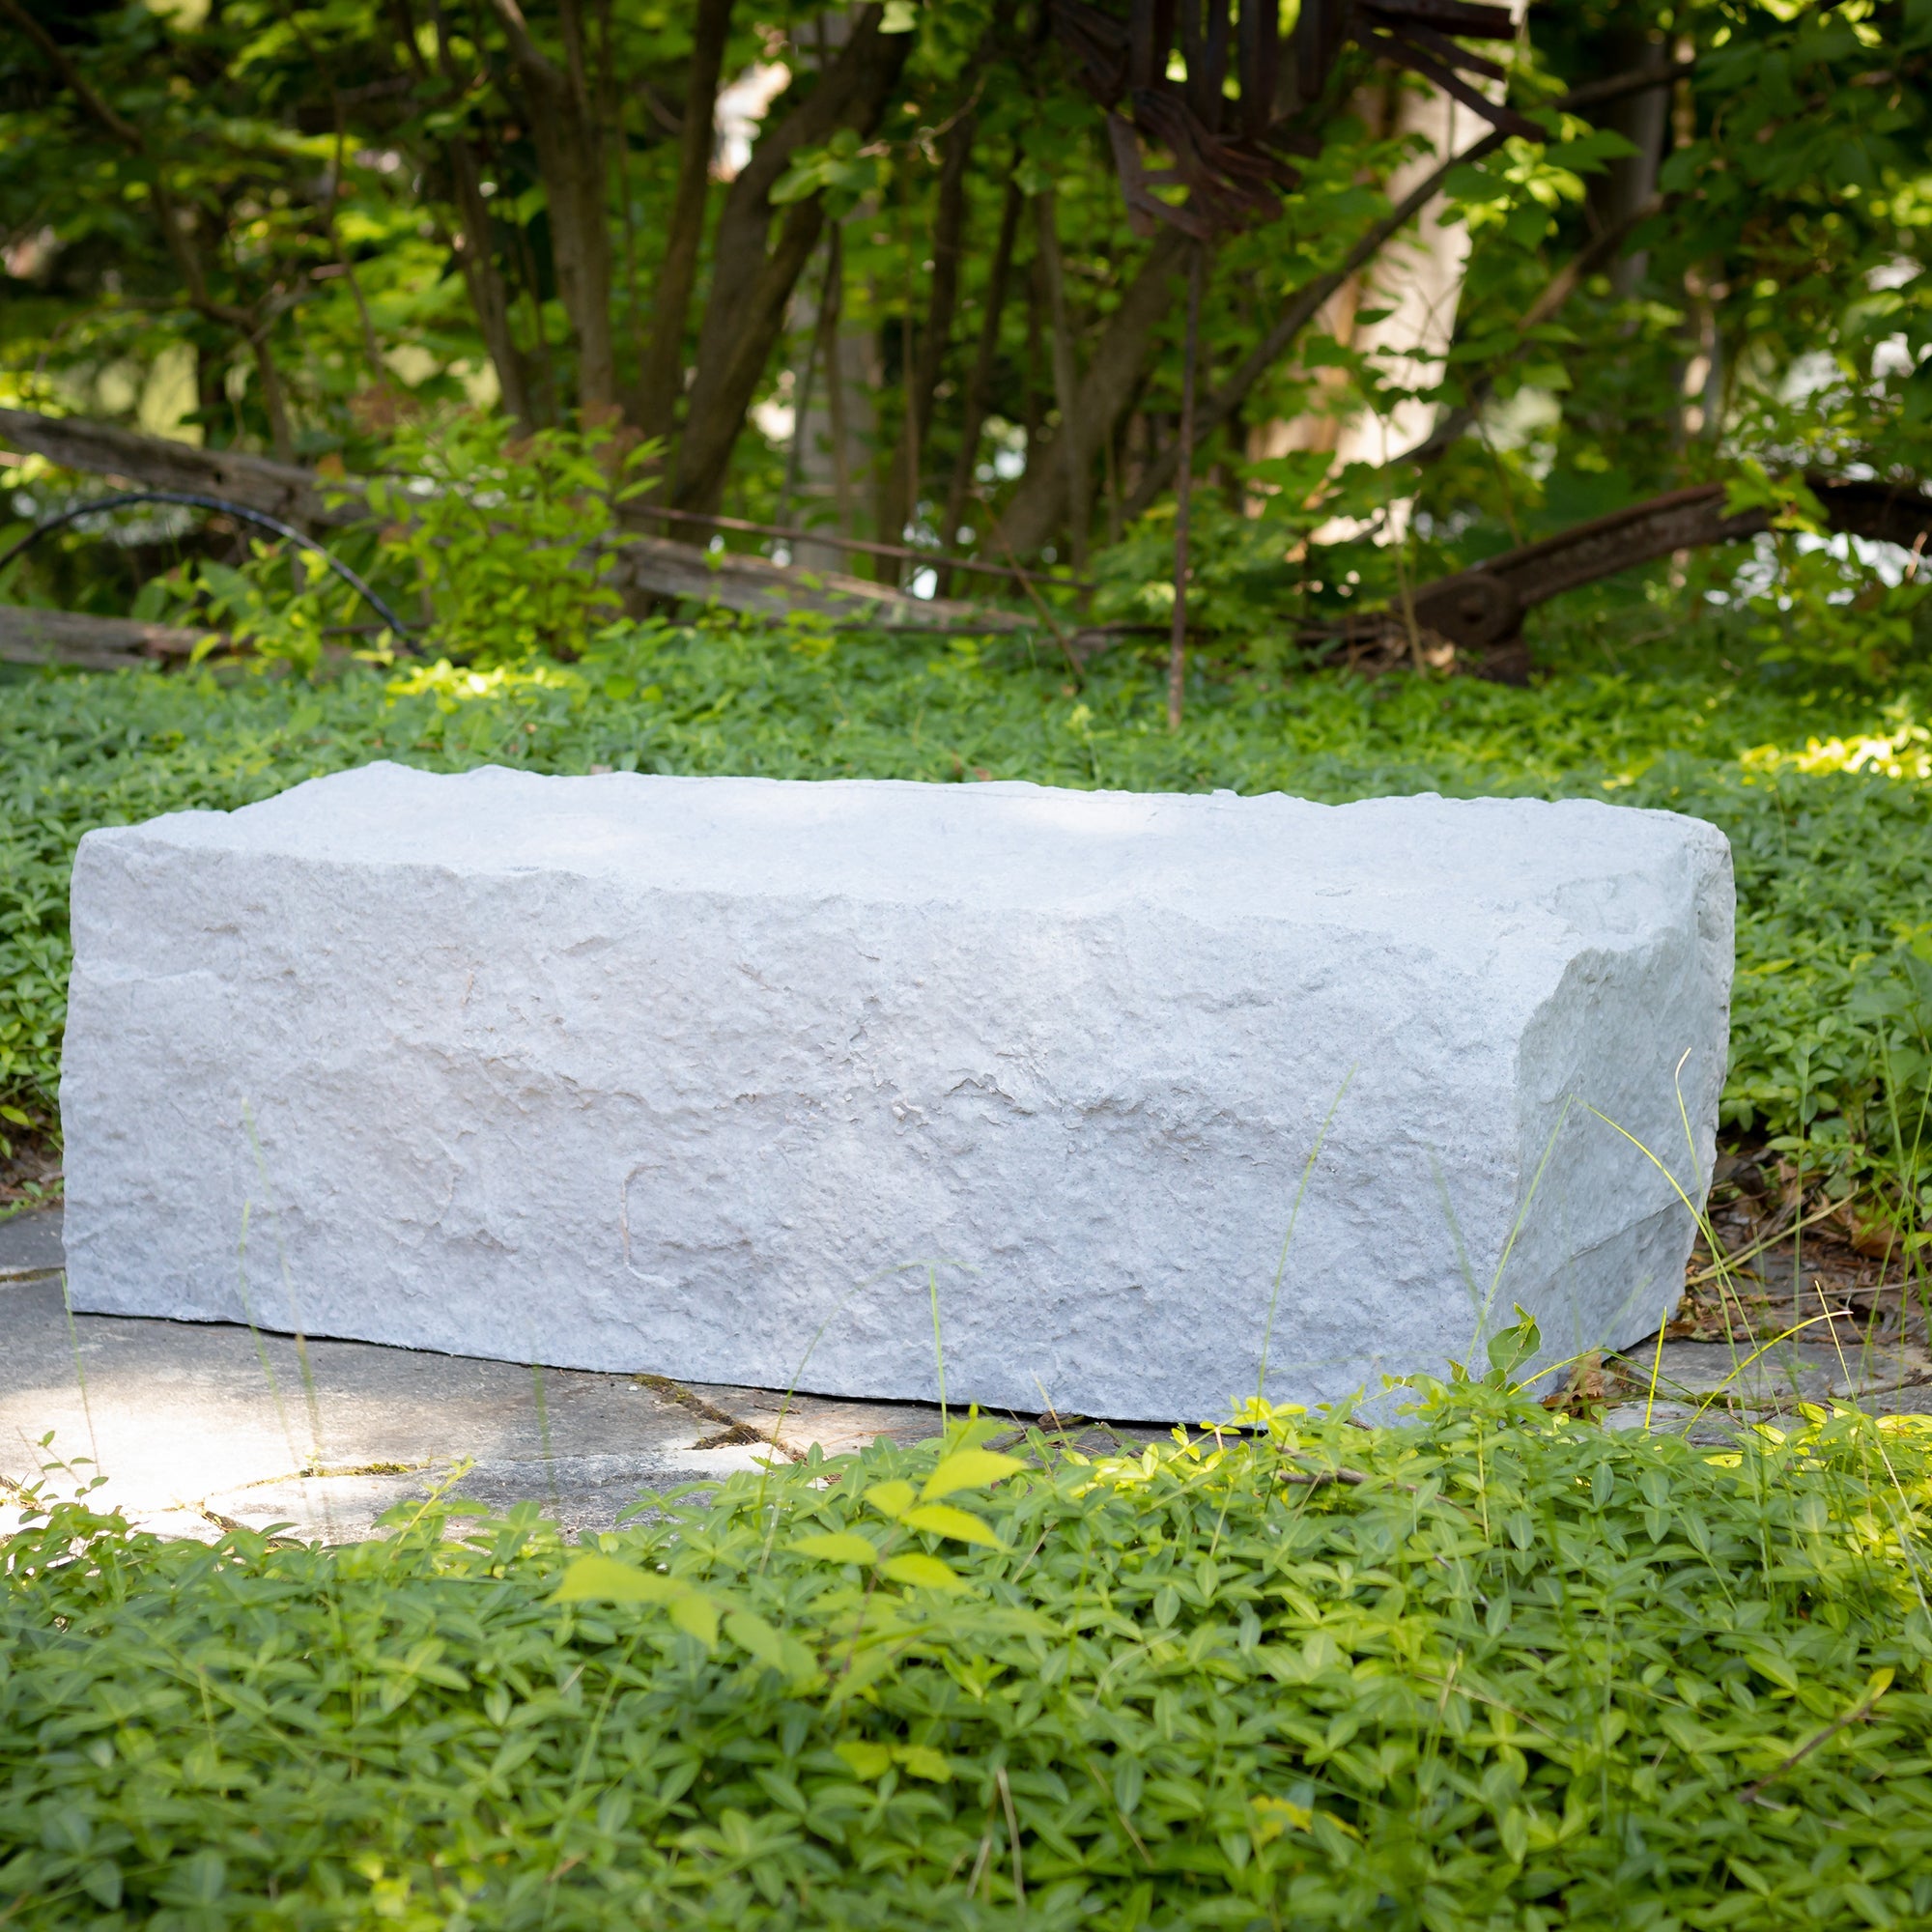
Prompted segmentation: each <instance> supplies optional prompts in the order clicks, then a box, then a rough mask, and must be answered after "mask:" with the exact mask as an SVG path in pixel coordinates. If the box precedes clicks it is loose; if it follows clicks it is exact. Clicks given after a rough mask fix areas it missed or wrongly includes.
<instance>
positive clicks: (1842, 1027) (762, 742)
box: [0, 611, 1932, 1165]
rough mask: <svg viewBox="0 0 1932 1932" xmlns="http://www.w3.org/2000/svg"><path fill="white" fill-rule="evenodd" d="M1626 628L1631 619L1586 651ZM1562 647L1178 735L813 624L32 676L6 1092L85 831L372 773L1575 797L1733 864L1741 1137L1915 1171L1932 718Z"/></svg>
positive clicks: (19, 754)
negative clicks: (484, 663)
mask: <svg viewBox="0 0 1932 1932" xmlns="http://www.w3.org/2000/svg"><path fill="white" fill-rule="evenodd" d="M1633 628H1634V622H1633V619H1632V616H1631V613H1630V612H1629V611H1622V612H1620V613H1619V614H1618V615H1617V616H1616V618H1615V619H1614V622H1613V624H1612V625H1611V628H1610V630H1609V632H1608V633H1606V635H1611V636H1615V635H1623V636H1626V637H1627V636H1628V635H1629V633H1630V632H1631V630H1632V629H1633ZM1724 648H1725V647H1724V645H1723V643H1722V641H1721V639H1720V637H1719V636H1716V635H1713V634H1712V633H1711V632H1709V631H1707V632H1706V633H1705V634H1703V635H1702V637H1701V638H1700V640H1699V642H1698V644H1697V646H1696V650H1697V653H1698V655H1699V656H1701V657H1703V658H1704V659H1705V661H1706V662H1707V663H1709V662H1710V661H1711V659H1712V658H1713V657H1715V656H1720V655H1722V653H1723V651H1724ZM1735 648H1737V649H1738V650H1739V652H1740V654H1741V655H1743V656H1744V657H1745V659H1746V662H1747V663H1750V662H1752V661H1751V660H1750V659H1749V657H1748V647H1747V643H1746V642H1743V641H1739V642H1737V643H1736V644H1735ZM1567 650H1568V668H1566V669H1562V670H1560V671H1558V672H1557V673H1556V674H1553V675H1551V676H1549V677H1548V679H1546V680H1545V681H1544V682H1543V683H1542V684H1541V685H1540V686H1539V687H1538V688H1537V689H1535V690H1533V691H1515V690H1510V689H1506V688H1502V687H1498V686H1493V685H1486V684H1482V683H1479V682H1477V681H1474V680H1471V679H1466V678H1455V679H1447V680H1444V679H1439V678H1424V677H1415V676H1409V675H1393V676H1389V677H1385V678H1382V679H1379V680H1377V681H1373V682H1371V681H1365V680H1361V679H1357V678H1351V677H1345V676H1337V675H1333V674H1327V675H1318V676H1305V675H1304V676H1294V677H1289V678H1281V677H1270V676H1267V675H1265V674H1264V673H1261V672H1258V671H1240V672H1236V673H1230V674H1229V675H1227V676H1225V677H1219V678H1216V679H1212V680H1209V679H1207V678H1203V679H1202V680H1201V681H1200V683H1199V689H1198V691H1197V692H1196V694H1195V695H1194V696H1193V698H1192V700H1191V703H1190V709H1189V714H1188V720H1187V724H1186V725H1185V727H1184V729H1183V730H1182V731H1181V732H1180V733H1179V735H1170V734H1169V733H1168V732H1167V730H1166V729H1165V727H1164V723H1163V719H1162V715H1161V712H1160V709H1159V702H1158V694H1157V692H1156V691H1155V689H1154V682H1153V676H1152V672H1151V668H1150V667H1149V666H1147V665H1146V664H1144V663H1140V662H1136V661H1135V660H1134V659H1133V658H1132V657H1131V656H1130V655H1129V654H1126V653H1116V654H1110V655H1109V656H1107V657H1104V658H1102V659H1101V660H1100V661H1099V662H1098V663H1097V664H1096V665H1095V666H1094V667H1093V668H1091V669H1090V670H1089V672H1088V673H1087V675H1086V676H1085V677H1084V678H1083V679H1082V680H1080V681H1079V683H1078V684H1077V685H1076V683H1075V681H1074V679H1073V678H1072V677H1071V675H1070V674H1069V673H1068V672H1067V670H1066V668H1065V666H1064V665H1062V664H1061V663H1060V662H1059V661H1058V659H1057V656H1055V655H1053V654H1052V653H1050V652H1047V651H1042V652H1041V653H1039V654H1038V656H1037V661H1033V662H1029V660H1028V656H1027V654H1026V653H1024V652H1023V651H1021V650H1019V649H1018V648H1017V647H1014V646H1010V645H1006V646H1000V647H998V648H997V649H995V648H994V647H990V646H980V645H976V644H971V643H966V642H950V643H937V644H935V643H933V642H930V641H920V640H911V639H903V638H900V639H881V638H867V637H863V636H840V637H833V636H830V635H827V634H822V633H816V632H812V631H810V630H803V629H801V630H797V631H793V632H790V633H784V632H773V631H763V630H752V629H736V628H730V627H725V626H722V625H721V626H696V627H684V628H669V627H666V626H648V625H647V626H620V627H617V628H616V629H613V630H612V631H611V632H609V633H607V634H606V636H605V638H604V639H603V641H602V642H601V644H600V645H599V646H598V647H597V648H596V650H595V651H594V652H593V653H592V655H591V656H590V657H588V658H587V659H585V660H584V661H583V662H582V663H581V664H579V665H575V666H556V665H548V664H544V665H539V666H538V667H536V668H532V669H528V670H522V671H519V670H515V669H497V670H494V671H487V672H484V671H466V670H452V669H448V668H444V669H442V670H440V671H437V670H428V669H423V670H415V671H405V672H402V673H400V674H394V675H390V674H383V673H378V672H374V671H368V672H363V671H357V672H355V673H352V674H351V675H348V676H346V677H344V678H342V679H341V680H340V681H338V682H335V683H332V684H323V685H315V686H312V685H309V684H306V683H302V682H299V681H296V680H288V679H275V678H264V677H261V676H246V677H241V678H240V679H235V680H232V681H229V682H226V683H217V682H215V680H214V679H213V677H212V676H209V675H203V676H201V677H199V678H186V679H184V678H171V677H164V676H150V675H143V674H128V675H120V674H117V675H113V676H105V677H102V676H87V675H77V674H65V675H52V674H49V675H44V676H41V675H35V676H33V677H29V678H25V679H23V680H22V681H19V682H15V683H12V684H9V685H8V686H7V687H6V688H5V690H6V702H5V704H4V706H0V1098H11V1099H12V1100H13V1101H14V1103H16V1104H18V1103H21V1102H25V1103H27V1104H30V1105H33V1106H36V1107H44V1106H46V1105H47V1104H48V1103H49V1102H50V1101H51V1099H52V1096H53V1094H54V1090H55V1083H56V1079H57V1069H58V1050H59V1029H60V1014H61V1002H62V995H63V987H64V983H65V977H66V959H67V952H66V946H67V941H66V892H67V872H68V867H69V865H70V863H71V854H72V850H73V847H74V844H75V843H76V841H77V840H78V839H79V838H80V836H81V835H82V834H83V833H84V832H85V831H86V830H87V829H88V828H89V827H90V826H93V825H100V824H115V823H125V822H128V821H129V820H133V819H138V818H142V817H145V816H149V815H151V814H153V813H155V812H159V811H166V810H179V809H183V808H188V807H215V808H230V807H234V806H237V805H241V804H244V803H246V802H248V801H250V800H252V799H257V798H262V797H266V796H268V795H269V794H270V793H271V792H275V791H278V790H280V789H282V788H283V787H285V786H287V785H289V784H291V783H294V782H296V781H298V780H299V779H302V778H307V777H312V776H314V775H317V774H319V773H322V772H327V771H334V770H339V769H341V768H342V767H344V766H348V765H353V764H357V763H361V762H363V761H365V760H367V759H369V758H372V757H384V756H387V757H395V758H400V759H403V760H404V761H406V762H410V763H415V764H421V765H424V766H427V767H431V768H434V769H441V770H452V769H460V768H462V767H465V766H469V765H475V764H481V763H489V762H496V763H503V764H514V765H521V766H526V767H528V768H530V769H533V770H539V771H563V772H572V771H575V772H582V771H587V770H589V769H592V768H593V767H611V768H613V769H617V770H626V769H635V770H642V771H665V772H749V773H763V774H766V775H768V776H772V777H782V778H840V777H869V778H916V779H926V780H933V781H955V780H964V781H971V780H976V779H979V778H981V777H992V778H1002V779H1006V778H1022V779H1033V780H1037V781H1042V782H1046V783H1054V784H1066V785H1080V786H1089V785H1104V786H1119V787H1123V788H1128V789H1133V790H1177V791H1198V790H1207V789H1211V788H1213V787H1215V786H1228V787H1232V788H1234V789H1236V790H1239V791H1243V792H1257V791H1267V790H1285V791H1293V792H1297V793H1301V794H1304V795H1307V796H1311V797H1317V798H1322V799H1327V800H1330V801H1340V800H1343V799H1348V798H1355V797H1362V796H1366V795H1370V794H1374V793H1380V792H1393V791H1414V790H1428V789H1435V790H1440V791H1443V792H1446V793H1466V794H1474V793H1512V792H1514V793H1534V794H1539V795H1546V796H1558V795H1582V796H1589V797H1598V798H1604V799H1608V800H1611V801H1614V802H1615V803H1617V804H1621V805H1644V806H1662V807H1667V808H1669V809H1671V810H1682V811H1690V812H1694V813H1696V814H1698V815H1699V816H1702V817H1706V818H1709V819H1710V820H1712V821H1713V822H1714V823H1716V824H1718V825H1719V826H1721V827H1722V828H1723V830H1724V831H1725V832H1726V833H1727V834H1728V835H1729V837H1730V838H1731V841H1732V847H1733V851H1734V854H1735V857H1736V864H1737V875H1738V888H1739V897H1740V920H1739V977H1738V981H1737V993H1736V1001H1735V1007H1734V1017H1733V1029H1734V1044H1733V1064H1732V1072H1731V1080H1730V1087H1729V1093H1728V1098H1727V1102H1726V1119H1727V1122H1728V1123H1729V1124H1730V1125H1732V1126H1734V1127H1740V1128H1757V1129H1762V1130H1768V1131H1770V1132H1771V1133H1773V1134H1776V1135H1779V1136H1791V1137H1796V1136H1799V1135H1803V1136H1804V1137H1805V1139H1806V1141H1807V1144H1809V1145H1811V1146H1813V1147H1814V1148H1816V1149H1817V1150H1818V1151H1820V1152H1821V1153H1822V1154H1823V1155H1824V1156H1825V1157H1826V1158H1827V1159H1828V1160H1831V1159H1837V1158H1839V1157H1840V1155H1841V1154H1842V1153H1843V1152H1844V1151H1845V1150H1847V1149H1855V1150H1861V1151H1862V1152H1861V1153H1860V1154H1859V1155H1858V1156H1857V1157H1859V1158H1862V1157H1864V1155H1865V1154H1866V1153H1869V1152H1870V1151H1874V1150H1875V1151H1877V1152H1879V1153H1880V1154H1881V1155H1883V1156H1885V1157H1886V1159H1887V1160H1888V1161H1889V1160H1891V1159H1893V1158H1896V1157H1898V1156H1901V1155H1907V1154H1909V1153H1910V1151H1911V1150H1912V1149H1914V1148H1915V1147H1916V1146H1917V1144H1918V1119H1919V1110H1920V1109H1922V1107H1923V1105H1924V1101H1925V1095H1926V1093H1927V1080H1926V1073H1927V1067H1926V1063H1925V1061H1924V1060H1923V1059H1922V1058H1915V1056H1916V1055H1920V1054H1922V1049H1923V1045H1924V1038H1923V1036H1924V1034H1925V1032H1926V1031H1927V1029H1928V1025H1932V1013H1928V1011H1927V1002H1926V1001H1925V1000H1924V998H1923V997H1922V995H1921V993H1920V991H1919V990H1918V987H1919V983H1920V982H1919V978H1918V977H1915V976H1922V974H1923V971H1924V968H1923V962H1922V959H1920V958H1919V957H1918V955H1916V954H1915V953H1914V952H1913V948H1914V947H1915V946H1917V947H1918V949H1919V951H1920V952H1921V953H1922V952H1924V951H1925V950H1926V942H1927V940H1928V937H1932V793H1928V789H1927V785H1926V782H1925V780H1926V777H1927V771H1928V763H1932V736H1928V732H1927V728H1926V725H1924V724H1923V723H1921V722H1920V721H1921V720H1923V719H1925V718H1926V717H1927V716H1928V711H1932V706H1929V705H1928V702H1927V699H1926V697H1925V696H1913V695H1909V693H1910V692H1911V691H1912V690H1915V689H1916V686H1909V687H1908V689H1907V692H1905V693H1899V692H1894V693H1892V694H1890V695H1880V694H1875V693H1873V692H1872V691H1870V690H1869V689H1868V688H1860V687H1858V686H1851V687H1849V688H1846V689H1842V690H1839V691H1837V692H1835V693H1833V691H1831V690H1830V688H1829V687H1828V688H1824V689H1821V688H1820V687H1819V685H1818V684H1817V683H1815V682H1812V681H1807V680H1806V678H1804V677H1803V676H1799V675H1797V674H1795V673H1793V671H1792V668H1791V667H1789V666H1785V665H1781V664H1772V665H1768V666H1758V667H1756V668H1753V669H1751V670H1750V671H1748V672H1744V671H1741V672H1737V673H1732V672H1730V671H1726V670H1723V669H1722V668H1716V669H1715V670H1711V671H1704V672H1698V671H1694V670H1690V669H1686V668H1683V667H1682V665H1681V662H1680V663H1679V664H1675V665H1674V664H1673V663H1672V661H1671V660H1672V656H1673V655H1675V656H1676V657H1677V658H1679V659H1680V660H1681V659H1682V658H1683V657H1684V656H1685V655H1687V652H1686V650H1685V646H1684V643H1683V636H1682V633H1678V632H1673V633H1672V634H1671V635H1670V636H1669V637H1668V638H1666V639H1663V640H1662V641H1661V642H1658V643H1653V644H1652V645H1651V646H1649V647H1648V648H1647V649H1645V648H1641V647H1635V646H1632V645H1630V644H1628V643H1626V644H1625V645H1624V646H1622V648H1621V651H1620V652H1619V653H1617V654H1616V655H1614V656H1613V655H1611V654H1609V653H1608V652H1606V651H1605V649H1604V648H1602V647H1600V646H1598V645H1597V644H1595V643H1593V642H1592V641H1590V634H1589V633H1588V632H1587V631H1585V632H1579V633H1577V634H1576V640H1575V641H1573V642H1572V643H1571V644H1570V645H1569V646H1568V647H1567ZM1813 741H1816V743H1815V744H1814V743H1813ZM1807 747H1810V748H1811V749H1808V750H1807ZM1888 1064H1889V1066H1890V1069H1891V1072H1892V1075H1893V1080H1892V1084H1891V1087H1890V1089H1889V1090H1887V1089H1886V1088H1884V1086H1883V1084H1882V1083H1883V1078H1884V1074H1885V1071H1886V1068H1887V1065H1888ZM1894 1106H1896V1107H1897V1108H1899V1109H1900V1110H1901V1111H1900V1114H1899V1118H1898V1120H1897V1122H1896V1123H1894V1122H1893V1119H1892V1108H1893V1107H1894ZM1907 1164H1908V1165H1910V1164H1911V1163H1910V1161H1908V1163H1907Z"/></svg>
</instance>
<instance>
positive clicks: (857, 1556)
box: [785, 1529, 879, 1564]
mask: <svg viewBox="0 0 1932 1932" xmlns="http://www.w3.org/2000/svg"><path fill="white" fill-rule="evenodd" d="M785 1548H787V1549H794V1550H796V1551H797V1552H798V1553H799V1554H800V1555H801V1556H816V1557H817V1558H818V1559H819V1560H820V1561H821V1562H823V1563H867V1564H870V1563H876V1562H877V1561H878V1560H879V1552H878V1549H877V1548H876V1547H875V1546H874V1545H873V1544H871V1543H869V1542H868V1541H867V1539H866V1538H865V1537H863V1536H861V1535H860V1534H859V1533H858V1531H856V1530H851V1529H826V1530H820V1531H818V1532H817V1533H815V1534H814V1535H811V1536H801V1537H799V1538H798V1539H797V1540H796V1541H794V1542H791V1543H788V1544H786V1545H785Z"/></svg>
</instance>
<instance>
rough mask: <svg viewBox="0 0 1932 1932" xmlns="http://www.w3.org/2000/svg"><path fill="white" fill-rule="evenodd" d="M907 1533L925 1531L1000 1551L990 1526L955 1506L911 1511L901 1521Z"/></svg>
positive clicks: (938, 1505)
mask: <svg viewBox="0 0 1932 1932" xmlns="http://www.w3.org/2000/svg"><path fill="white" fill-rule="evenodd" d="M899 1521H900V1522H901V1523H903V1524H904V1525H905V1527H906V1528H907V1529H923V1530H926V1531H929V1532H930V1533H931V1534H932V1535H934V1536H951V1537H953V1538H955V1539H956V1540H957V1541H959V1542H961V1543H983V1544H985V1545H986V1546H987V1547H988V1548H992V1549H998V1548H1001V1547H1002V1546H1001V1543H1000V1539H999V1538H998V1537H997V1536H995V1535H994V1534H993V1532H992V1530H991V1528H990V1527H988V1525H987V1524H985V1523H983V1522H981V1521H980V1519H979V1518H978V1517H977V1516H972V1515H970V1514H969V1513H968V1512H967V1511H965V1510H962V1509H954V1508H953V1507H952V1504H951V1503H922V1504H921V1505H920V1506H919V1508H918V1509H912V1510H907V1511H906V1513H905V1515H904V1516H902V1517H900V1518H899Z"/></svg>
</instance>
